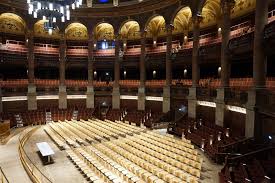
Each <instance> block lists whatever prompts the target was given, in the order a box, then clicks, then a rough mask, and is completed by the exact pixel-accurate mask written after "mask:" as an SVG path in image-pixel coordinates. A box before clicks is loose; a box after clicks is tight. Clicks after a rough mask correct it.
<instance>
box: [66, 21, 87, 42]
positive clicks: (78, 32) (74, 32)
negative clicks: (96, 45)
mask: <svg viewBox="0 0 275 183" xmlns="http://www.w3.org/2000/svg"><path fill="white" fill-rule="evenodd" d="M65 35H66V39H68V40H88V30H87V27H86V26H85V25H83V24H81V23H71V24H70V25H68V27H67V28H66V30H65Z"/></svg>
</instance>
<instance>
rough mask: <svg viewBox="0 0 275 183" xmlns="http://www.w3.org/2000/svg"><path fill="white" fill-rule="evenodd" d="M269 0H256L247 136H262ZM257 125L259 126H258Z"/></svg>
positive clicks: (247, 105) (247, 111)
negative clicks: (265, 33)
mask: <svg viewBox="0 0 275 183" xmlns="http://www.w3.org/2000/svg"><path fill="white" fill-rule="evenodd" d="M268 2H269V1H268V0H256V12H255V30H254V50H253V52H254V53H253V81H254V87H253V88H252V89H251V90H250V91H249V92H248V102H247V104H246V123H245V136H246V137H253V136H255V137H256V138H258V137H259V138H260V136H261V134H262V131H261V127H262V124H261V123H262V120H261V119H260V115H259V113H258V111H257V110H256V109H257V106H258V103H259V101H260V100H261V97H260V93H262V92H264V90H265V87H266V85H265V84H266V54H265V51H264V27H265V25H266V24H267V20H268V19H267V18H268ZM256 127H257V128H256Z"/></svg>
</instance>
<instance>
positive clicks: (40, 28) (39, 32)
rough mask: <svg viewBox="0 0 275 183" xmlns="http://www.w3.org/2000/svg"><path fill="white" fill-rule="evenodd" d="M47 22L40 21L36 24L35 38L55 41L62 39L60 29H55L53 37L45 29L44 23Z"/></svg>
mask: <svg viewBox="0 0 275 183" xmlns="http://www.w3.org/2000/svg"><path fill="white" fill-rule="evenodd" d="M46 21H47V20H39V21H37V22H36V23H35V24H34V36H35V37H43V38H54V39H58V38H60V34H59V29H58V28H57V29H54V30H53V32H52V34H51V35H50V34H49V33H48V32H47V31H46V30H45V29H44V23H45V22H46Z"/></svg>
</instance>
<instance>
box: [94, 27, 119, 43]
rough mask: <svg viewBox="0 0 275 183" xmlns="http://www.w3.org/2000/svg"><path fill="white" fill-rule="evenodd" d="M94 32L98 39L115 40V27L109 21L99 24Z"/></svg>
mask: <svg viewBox="0 0 275 183" xmlns="http://www.w3.org/2000/svg"><path fill="white" fill-rule="evenodd" d="M94 34H95V39H96V40H113V39H114V38H115V36H114V28H113V26H112V25H111V24H109V23H101V24H99V25H97V26H96V28H95V30H94Z"/></svg>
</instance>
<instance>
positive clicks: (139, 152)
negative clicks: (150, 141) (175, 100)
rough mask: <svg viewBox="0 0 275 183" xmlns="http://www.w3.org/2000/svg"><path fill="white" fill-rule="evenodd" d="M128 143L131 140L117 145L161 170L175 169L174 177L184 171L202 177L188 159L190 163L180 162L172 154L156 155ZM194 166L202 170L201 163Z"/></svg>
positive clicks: (122, 141) (145, 148)
mask: <svg viewBox="0 0 275 183" xmlns="http://www.w3.org/2000/svg"><path fill="white" fill-rule="evenodd" d="M128 143H129V140H127V139H123V140H120V141H117V142H116V143H115V144H116V145H118V146H119V147H121V148H123V149H126V150H127V151H129V152H131V153H132V154H134V155H136V156H138V157H140V158H142V159H145V160H146V161H148V162H150V163H151V164H153V165H155V166H157V167H159V168H162V169H164V170H167V171H169V170H170V169H174V170H175V171H174V172H173V171H172V170H170V171H171V173H172V174H173V175H176V174H177V172H179V171H182V172H181V173H183V174H185V172H187V173H189V174H190V175H193V176H195V177H198V178H199V177H200V169H196V168H193V167H192V166H190V164H189V161H188V160H187V159H186V160H187V161H188V162H187V163H186V162H185V161H184V162H180V161H178V160H175V159H174V158H171V157H170V156H169V155H171V154H172V153H171V154H168V153H165V152H162V153H155V152H154V151H150V150H149V148H147V147H142V146H139V148H137V147H136V146H132V145H129V144H128ZM192 165H194V166H197V168H201V166H200V163H195V164H192ZM172 167H173V168H172ZM176 176H177V175H176Z"/></svg>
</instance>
